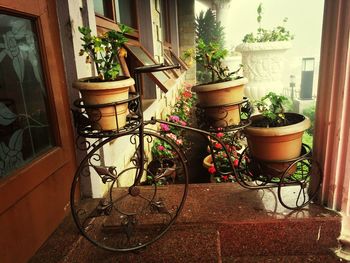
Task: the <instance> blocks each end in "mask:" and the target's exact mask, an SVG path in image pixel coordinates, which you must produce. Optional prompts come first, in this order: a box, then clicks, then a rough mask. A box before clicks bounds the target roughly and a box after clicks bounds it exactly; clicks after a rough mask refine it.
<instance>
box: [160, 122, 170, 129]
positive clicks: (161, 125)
mask: <svg viewBox="0 0 350 263" xmlns="http://www.w3.org/2000/svg"><path fill="white" fill-rule="evenodd" d="M160 128H161V129H162V131H170V128H169V125H168V124H165V123H161V124H160Z"/></svg>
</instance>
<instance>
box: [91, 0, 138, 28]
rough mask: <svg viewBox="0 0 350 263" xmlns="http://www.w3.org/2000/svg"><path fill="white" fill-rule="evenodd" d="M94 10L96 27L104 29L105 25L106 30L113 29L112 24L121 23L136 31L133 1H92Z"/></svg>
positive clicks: (134, 4) (134, 2)
mask: <svg viewBox="0 0 350 263" xmlns="http://www.w3.org/2000/svg"><path fill="white" fill-rule="evenodd" d="M94 10H95V14H96V16H97V17H99V18H102V20H103V19H104V20H107V21H101V19H98V18H97V19H96V24H97V26H100V27H101V26H102V27H105V23H107V24H108V22H110V23H111V24H109V26H107V28H108V27H109V28H115V26H113V25H112V24H113V23H114V24H116V23H117V22H118V23H122V24H125V25H127V26H129V27H131V28H133V29H134V30H136V31H137V28H138V26H137V12H136V1H135V0H94Z"/></svg>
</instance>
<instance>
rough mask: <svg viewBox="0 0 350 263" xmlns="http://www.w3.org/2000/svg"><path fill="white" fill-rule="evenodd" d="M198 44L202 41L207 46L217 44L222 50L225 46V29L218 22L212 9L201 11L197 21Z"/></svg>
mask: <svg viewBox="0 0 350 263" xmlns="http://www.w3.org/2000/svg"><path fill="white" fill-rule="evenodd" d="M195 32H196V42H198V40H199V39H201V40H202V41H203V42H204V43H205V44H209V43H211V42H215V43H217V44H218V45H219V46H220V47H221V48H223V47H224V44H225V33H224V27H223V26H222V25H221V22H220V21H217V19H216V16H215V13H214V12H213V10H212V9H208V10H207V11H206V12H205V13H204V11H201V12H200V13H199V15H198V16H197V17H196V19H195Z"/></svg>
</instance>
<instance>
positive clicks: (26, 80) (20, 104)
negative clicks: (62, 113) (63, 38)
mask: <svg viewBox="0 0 350 263" xmlns="http://www.w3.org/2000/svg"><path fill="white" fill-rule="evenodd" d="M53 145H54V139H53V134H52V130H51V127H50V122H49V113H48V97H47V92H46V86H45V81H44V77H43V72H42V65H41V59H40V50H39V45H38V38H37V34H36V29H35V24H34V22H33V21H31V20H30V19H26V18H22V17H17V16H13V15H10V14H5V13H3V14H0V179H1V178H4V177H7V176H9V175H10V174H11V172H12V171H13V170H15V169H17V168H19V167H21V166H23V165H24V164H26V163H28V162H30V161H31V160H33V159H34V158H36V157H38V156H39V155H41V154H43V153H45V152H46V151H47V150H48V149H50V148H52V147H53Z"/></svg>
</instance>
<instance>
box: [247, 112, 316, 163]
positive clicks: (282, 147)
mask: <svg viewBox="0 0 350 263" xmlns="http://www.w3.org/2000/svg"><path fill="white" fill-rule="evenodd" d="M286 118H287V120H288V119H294V120H296V122H297V123H295V124H291V125H287V126H282V127H270V128H264V127H254V123H256V122H257V121H258V120H259V119H262V115H255V116H252V117H251V120H252V125H251V126H248V127H246V128H245V130H244V132H245V135H246V137H247V140H248V146H249V150H250V153H251V154H252V156H253V157H256V158H258V159H260V160H265V161H283V160H290V159H294V158H297V157H299V156H300V153H301V145H302V136H303V133H304V131H305V130H307V129H308V128H309V127H310V120H309V118H308V117H306V116H303V115H300V114H297V113H286Z"/></svg>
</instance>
